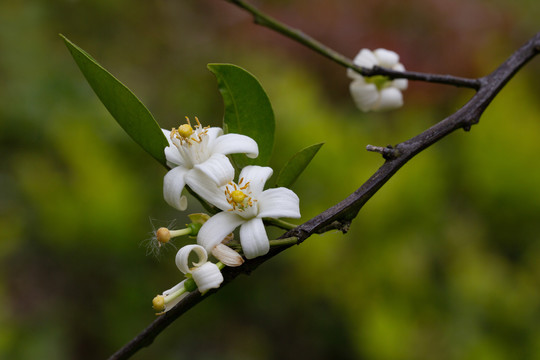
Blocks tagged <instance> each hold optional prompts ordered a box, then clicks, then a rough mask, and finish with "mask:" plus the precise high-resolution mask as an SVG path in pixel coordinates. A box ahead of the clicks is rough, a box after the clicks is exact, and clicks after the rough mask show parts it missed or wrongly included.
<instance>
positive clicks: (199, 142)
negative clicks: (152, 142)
mask: <svg viewBox="0 0 540 360" xmlns="http://www.w3.org/2000/svg"><path fill="white" fill-rule="evenodd" d="M186 120H187V124H183V125H181V126H180V127H179V128H178V129H172V131H168V130H163V129H162V131H163V133H164V134H165V137H166V138H167V140H168V141H169V146H168V147H166V148H165V157H166V159H167V165H168V166H169V167H171V170H170V171H169V172H168V173H167V174H166V175H165V178H164V179H163V196H164V198H165V201H167V203H168V204H169V205H171V206H173V207H175V208H176V209H178V210H185V209H186V208H187V199H186V197H185V196H183V195H182V190H183V189H184V186H185V185H186V184H187V185H188V186H189V187H190V188H193V186H191V185H192V184H194V183H197V182H199V177H200V176H201V175H202V174H204V176H206V177H208V178H210V179H211V180H212V181H213V182H214V183H215V184H217V185H218V186H222V185H225V184H226V183H227V182H229V181H231V180H232V179H233V178H234V169H233V167H232V165H231V162H230V161H229V159H228V158H227V156H225V155H228V154H237V153H245V154H246V155H247V156H248V157H250V158H255V157H257V156H258V155H259V148H258V146H257V143H256V142H255V140H253V139H252V138H250V137H248V136H245V135H240V134H226V135H223V130H222V129H221V128H218V127H204V128H203V127H202V126H201V124H200V123H199V119H197V118H195V120H196V121H197V125H195V129H193V128H192V127H191V123H190V121H189V119H188V118H187V117H186ZM194 170H198V171H194Z"/></svg>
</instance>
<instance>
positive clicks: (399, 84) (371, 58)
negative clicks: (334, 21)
mask: <svg viewBox="0 0 540 360" xmlns="http://www.w3.org/2000/svg"><path fill="white" fill-rule="evenodd" d="M353 62H354V64H355V65H358V66H361V67H364V68H367V69H371V68H373V67H374V66H380V67H384V68H388V69H391V70H396V71H405V67H404V66H403V65H402V64H400V63H399V55H398V54H396V53H395V52H393V51H390V50H386V49H377V50H375V51H371V50H368V49H362V50H360V52H359V53H358V55H356V57H355V58H354V61H353ZM347 75H348V76H349V77H350V78H351V79H353V81H352V82H351V85H350V87H349V89H350V91H351V96H352V97H353V99H354V102H355V103H356V106H357V107H358V108H359V109H360V110H362V111H364V112H368V111H381V110H390V109H395V108H398V107H400V106H402V105H403V95H402V94H401V90H405V89H407V84H408V83H407V79H394V80H390V79H388V78H387V77H385V76H381V75H376V76H371V77H364V76H362V75H360V74H359V73H357V72H355V71H354V70H352V69H347Z"/></svg>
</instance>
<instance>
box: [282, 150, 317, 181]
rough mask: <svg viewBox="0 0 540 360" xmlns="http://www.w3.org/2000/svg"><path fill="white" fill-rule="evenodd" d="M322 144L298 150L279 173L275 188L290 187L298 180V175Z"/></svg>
mask: <svg viewBox="0 0 540 360" xmlns="http://www.w3.org/2000/svg"><path fill="white" fill-rule="evenodd" d="M323 144H324V143H320V144H315V145H311V146H308V147H307V148H305V149H302V150H300V151H299V152H297V153H296V154H294V156H293V157H292V158H290V159H289V161H287V163H286V164H285V166H283V168H282V169H281V171H280V172H279V175H278V177H277V180H276V186H283V187H291V185H292V184H294V182H295V181H296V179H298V177H299V176H300V174H302V172H303V171H304V170H305V169H306V167H307V166H308V165H309V163H310V162H311V160H312V159H313V157H314V156H315V154H317V152H318V151H319V149H320V148H321V146H323Z"/></svg>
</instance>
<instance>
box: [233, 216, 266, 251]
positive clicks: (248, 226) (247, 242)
mask: <svg viewBox="0 0 540 360" xmlns="http://www.w3.org/2000/svg"><path fill="white" fill-rule="evenodd" d="M240 244H242V250H243V251H244V256H245V257H246V258H247V259H253V258H256V257H257V256H262V255H265V254H267V253H268V251H269V250H270V242H269V241H268V235H266V229H265V228H264V224H263V222H262V220H261V219H258V218H254V219H251V220H249V221H247V222H246V223H245V224H242V226H240Z"/></svg>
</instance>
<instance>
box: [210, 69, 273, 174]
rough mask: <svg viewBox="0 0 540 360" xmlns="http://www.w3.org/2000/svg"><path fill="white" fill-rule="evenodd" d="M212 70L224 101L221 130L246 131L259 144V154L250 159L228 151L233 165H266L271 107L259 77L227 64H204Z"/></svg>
mask: <svg viewBox="0 0 540 360" xmlns="http://www.w3.org/2000/svg"><path fill="white" fill-rule="evenodd" d="M208 69H209V70H210V71H211V72H212V73H214V75H215V76H216V78H217V81H218V88H219V91H220V92H221V96H222V97H223V103H224V104H225V115H224V118H223V130H224V131H225V132H226V133H236V134H242V135H247V136H249V137H250V138H252V139H253V140H255V141H256V142H257V144H258V145H259V156H258V157H257V158H256V159H250V158H248V157H247V156H245V155H243V154H235V155H232V158H233V161H234V162H235V164H236V166H237V167H239V168H243V167H244V166H246V165H267V164H268V162H269V160H270V156H271V155H272V148H273V147H274V130H275V120H274V111H273V110H272V105H271V104H270V100H269V99H268V96H267V95H266V92H265V91H264V89H263V88H262V86H261V84H260V83H259V81H258V80H257V79H256V78H255V77H254V76H253V75H251V74H250V73H249V72H247V71H246V70H244V69H242V68H240V67H238V66H236V65H231V64H208Z"/></svg>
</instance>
